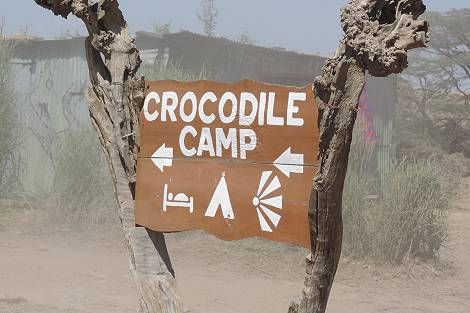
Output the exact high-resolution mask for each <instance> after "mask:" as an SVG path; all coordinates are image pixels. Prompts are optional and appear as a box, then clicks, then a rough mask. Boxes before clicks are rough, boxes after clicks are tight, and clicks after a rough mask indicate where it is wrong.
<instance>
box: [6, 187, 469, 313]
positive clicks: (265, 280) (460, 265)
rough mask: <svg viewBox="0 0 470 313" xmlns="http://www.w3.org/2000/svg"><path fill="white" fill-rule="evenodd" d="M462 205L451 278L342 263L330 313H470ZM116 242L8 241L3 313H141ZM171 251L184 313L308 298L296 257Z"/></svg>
mask: <svg viewBox="0 0 470 313" xmlns="http://www.w3.org/2000/svg"><path fill="white" fill-rule="evenodd" d="M467 188H468V191H470V184H468V185H467ZM460 203H461V205H460V206H459V207H458V208H456V209H454V210H453V211H452V212H451V215H450V225H451V238H450V240H449V244H448V246H447V247H446V248H445V249H444V250H443V259H444V261H446V262H449V260H452V263H451V264H450V265H449V268H448V269H447V270H445V271H444V272H443V273H441V272H439V273H435V275H433V274H432V270H431V267H425V266H419V267H416V268H415V269H413V270H412V271H411V272H410V274H409V275H404V274H403V273H397V272H396V269H377V268H376V269H370V268H363V267H362V266H359V265H351V264H344V263H343V264H342V265H341V268H340V270H339V273H338V279H337V282H336V284H335V285H334V288H333V291H332V296H331V301H330V305H329V311H328V312H330V313H342V312H348V313H359V312H360V313H368V312H371V313H372V312H374V313H376V312H387V313H388V312H390V313H392V312H403V313H418V312H419V313H421V312H422V313H468V312H470V244H469V243H470V192H467V193H466V194H465V196H464V198H463V199H462V201H460ZM116 237H118V236H114V237H111V238H113V239H109V236H87V237H82V238H79V237H77V236H75V235H71V234H70V233H64V234H63V235H59V236H58V235H55V236H53V237H44V238H41V237H37V236H32V235H25V234H23V233H21V231H3V232H0V268H1V270H0V313H92V312H93V313H96V312H99V313H124V312H126V313H128V312H137V311H138V306H137V302H136V294H135V291H134V286H133V283H132V281H131V278H130V274H129V271H128V265H127V256H126V253H125V251H124V248H123V245H122V242H121V239H120V238H116ZM169 246H170V247H171V251H170V253H171V255H172V259H173V261H174V266H175V269H176V272H177V275H178V276H177V278H178V284H179V285H178V288H179V290H180V292H181V294H182V297H183V299H184V303H185V312H191V313H203V312H204V313H216V312H217V313H220V312H224V313H235V312H237V313H239V312H244V313H245V312H246V313H264V312H270V313H277V312H279V313H281V312H282V313H285V312H286V311H287V307H288V305H289V302H290V301H291V299H292V298H294V297H296V296H298V295H300V292H301V288H302V280H303V273H302V270H299V269H297V268H298V266H295V264H297V263H298V262H301V259H302V257H301V255H302V253H301V252H300V253H299V251H298V250H292V258H293V259H294V260H293V261H292V263H288V264H286V263H285V258H280V259H276V258H275V257H273V256H272V255H270V254H260V253H259V251H257V249H258V247H257V246H253V247H251V250H250V249H248V250H246V251H247V253H248V254H246V255H245V254H244V255H239V254H238V251H236V250H232V249H231V248H230V249H227V246H225V245H220V244H219V243H218V242H217V240H215V239H213V238H211V237H209V236H202V235H199V237H198V236H195V237H191V236H188V237H183V238H181V237H178V238H170V239H169ZM262 248H263V247H261V248H259V249H262ZM263 249H264V248H263ZM263 251H264V250H263ZM250 253H251V254H250ZM257 255H258V257H256V256H257ZM423 277H424V278H423Z"/></svg>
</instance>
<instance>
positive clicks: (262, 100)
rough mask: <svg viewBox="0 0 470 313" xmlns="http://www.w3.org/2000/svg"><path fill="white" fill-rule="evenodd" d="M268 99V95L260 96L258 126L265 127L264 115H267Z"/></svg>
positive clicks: (262, 94)
mask: <svg viewBox="0 0 470 313" xmlns="http://www.w3.org/2000/svg"><path fill="white" fill-rule="evenodd" d="M266 98H267V94H266V93H265V92H262V93H261V94H260V96H259V112H258V124H259V125H260V126H262V125H264V114H265V113H266Z"/></svg>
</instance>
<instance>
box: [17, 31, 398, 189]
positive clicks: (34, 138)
mask: <svg viewBox="0 0 470 313" xmlns="http://www.w3.org/2000/svg"><path fill="white" fill-rule="evenodd" d="M137 35H138V36H137V46H138V48H139V50H140V51H141V56H142V59H143V61H144V63H150V64H151V63H153V62H154V61H155V60H156V58H161V57H164V56H166V57H168V58H169V60H171V61H174V62H177V63H178V64H180V65H181V66H182V67H183V68H185V69H188V70H191V71H193V72H195V73H199V72H201V70H203V69H205V70H206V71H208V72H209V73H211V74H212V75H213V76H214V78H215V79H217V80H220V81H226V82H235V81H238V80H240V79H244V78H249V79H254V80H259V81H263V82H268V83H276V84H283V85H293V86H303V85H306V84H308V83H311V82H312V80H313V77H314V76H315V75H318V74H319V73H320V70H321V67H322V65H323V63H324V61H325V59H324V58H323V57H320V56H314V55H306V54H299V53H295V52H290V51H285V50H283V49H271V48H264V47H258V46H254V45H244V44H240V43H237V42H234V41H231V40H228V39H225V38H209V37H206V36H201V35H197V34H194V33H190V32H180V33H174V34H167V35H163V36H158V35H155V34H152V33H145V32H139V33H138V34H137ZM13 64H14V71H15V73H16V81H15V82H16V87H17V96H18V100H19V101H18V103H19V107H18V109H19V112H20V116H21V117H22V121H23V122H24V126H25V127H26V128H27V130H28V136H27V139H26V141H25V142H24V145H23V150H22V151H23V153H22V156H23V162H24V174H23V178H22V181H23V184H24V186H25V188H26V190H27V191H29V192H33V193H36V192H42V191H47V190H48V189H49V188H50V187H51V183H52V177H53V166H52V164H51V160H50V157H49V155H50V153H51V152H50V151H48V150H50V149H51V147H53V146H54V144H53V142H54V140H55V137H56V136H57V134H58V133H60V132H61V131H63V130H65V129H70V128H86V127H90V122H89V117H88V110H87V104H86V100H85V97H84V89H85V88H86V86H88V84H89V79H88V69H87V64H86V59H85V49H84V38H73V39H68V40H41V41H35V40H28V41H18V42H17V45H16V49H15V59H14V60H13ZM365 92H366V97H363V98H364V99H363V101H367V104H368V106H367V107H368V109H369V110H370V111H371V112H372V120H373V122H372V123H370V124H371V125H369V127H370V128H372V129H373V132H374V136H376V140H377V142H378V143H379V145H378V147H379V148H378V150H377V156H378V160H379V161H378V164H379V166H380V167H384V168H386V167H387V166H389V165H388V164H389V161H388V158H389V156H390V149H391V130H392V127H393V112H394V106H395V103H396V98H397V97H396V79H395V78H387V79H376V78H373V79H369V81H368V88H367V89H366V91H365ZM34 134H35V135H34Z"/></svg>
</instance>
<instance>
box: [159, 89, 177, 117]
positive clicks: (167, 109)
mask: <svg viewBox="0 0 470 313" xmlns="http://www.w3.org/2000/svg"><path fill="white" fill-rule="evenodd" d="M169 100H171V104H169V103H168V102H169ZM177 106H178V95H177V94H176V92H173V91H165V92H164V93H163V98H162V116H161V120H162V122H166V114H167V113H168V115H169V116H170V120H171V121H172V122H176V114H175V110H176V107H177Z"/></svg>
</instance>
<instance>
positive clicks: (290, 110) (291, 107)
mask: <svg viewBox="0 0 470 313" xmlns="http://www.w3.org/2000/svg"><path fill="white" fill-rule="evenodd" d="M305 100H307V94H306V93H305V92H301V93H299V92H289V99H288V101H287V125H290V126H304V119H303V118H296V117H294V114H295V113H299V107H298V106H295V101H304V102H305Z"/></svg>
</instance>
